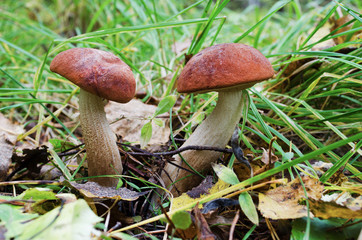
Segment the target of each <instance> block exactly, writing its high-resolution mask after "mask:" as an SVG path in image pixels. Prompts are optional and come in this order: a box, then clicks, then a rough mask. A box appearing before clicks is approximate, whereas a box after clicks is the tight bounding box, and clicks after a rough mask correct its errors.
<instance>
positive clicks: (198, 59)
mask: <svg viewBox="0 0 362 240" xmlns="http://www.w3.org/2000/svg"><path fill="white" fill-rule="evenodd" d="M273 75H274V70H273V67H272V66H271V64H270V62H269V61H268V59H266V57H264V55H263V54H261V53H260V52H259V51H258V50H256V49H255V48H253V47H250V46H247V45H244V44H240V43H224V44H218V45H214V46H211V47H208V48H205V49H204V50H202V51H200V52H199V53H198V54H196V55H195V56H193V57H192V58H191V59H190V61H189V62H188V63H187V64H186V66H185V67H184V69H183V71H182V72H181V74H180V77H179V78H178V81H177V91H178V92H180V93H192V92H208V91H222V90H228V89H231V88H237V89H240V90H241V89H245V88H249V87H251V86H253V85H254V84H255V83H257V82H260V81H263V80H266V79H269V78H271V77H273Z"/></svg>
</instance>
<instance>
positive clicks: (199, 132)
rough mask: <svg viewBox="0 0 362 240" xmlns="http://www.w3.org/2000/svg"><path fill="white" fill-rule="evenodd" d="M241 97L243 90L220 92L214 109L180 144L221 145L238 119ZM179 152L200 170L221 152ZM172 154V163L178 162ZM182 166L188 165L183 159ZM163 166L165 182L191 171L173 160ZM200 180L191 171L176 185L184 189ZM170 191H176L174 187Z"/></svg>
mask: <svg viewBox="0 0 362 240" xmlns="http://www.w3.org/2000/svg"><path fill="white" fill-rule="evenodd" d="M241 101H242V91H227V92H219V97H218V102H217V105H216V107H215V109H214V111H213V112H212V113H211V114H210V115H209V116H208V117H207V119H206V120H205V121H203V122H202V124H201V125H200V126H198V127H197V128H196V130H195V132H194V133H193V134H192V135H191V136H190V137H189V138H188V139H187V141H186V142H185V143H184V144H183V145H182V146H181V147H185V146H191V145H197V146H212V147H219V148H224V147H225V146H226V145H227V143H228V141H229V140H230V138H231V136H232V134H233V131H234V129H235V126H236V124H237V123H238V122H239V121H240V118H241V115H242V105H243V104H242V102H241ZM181 155H182V156H183V157H184V159H185V160H186V161H187V162H188V163H189V164H190V165H191V166H192V167H193V168H194V169H195V170H196V171H198V172H203V171H207V170H210V168H211V163H212V162H215V161H216V160H217V159H218V157H220V155H221V154H220V153H219V152H214V151H195V150H190V151H185V152H182V154H181ZM173 157H174V158H175V159H176V161H175V163H176V164H178V165H181V162H182V160H181V158H180V157H179V156H178V155H175V156H173ZM182 166H183V167H185V168H187V166H186V164H185V163H182ZM165 170H166V171H167V172H168V174H169V175H170V176H171V179H172V181H171V180H170V179H169V178H168V177H167V175H166V174H165V173H162V175H161V176H162V179H163V180H164V182H165V183H166V186H168V185H170V184H171V183H172V182H175V181H177V180H179V179H182V178H183V177H185V176H187V175H189V174H190V173H189V172H186V171H184V170H180V168H178V167H175V166H173V165H172V164H167V165H166V166H165ZM201 180H202V179H201V177H199V176H195V175H193V176H191V177H187V178H185V179H183V180H180V181H179V182H177V183H176V184H175V185H176V187H177V189H178V190H179V191H180V192H181V193H183V192H186V191H187V190H190V189H191V188H192V187H195V186H197V185H198V184H199V183H200V182H201ZM172 193H173V194H174V195H177V193H176V191H174V190H172Z"/></svg>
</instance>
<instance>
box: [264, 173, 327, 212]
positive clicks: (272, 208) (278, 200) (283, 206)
mask: <svg viewBox="0 0 362 240" xmlns="http://www.w3.org/2000/svg"><path fill="white" fill-rule="evenodd" d="M303 184H304V186H305V189H306V191H307V194H308V198H309V199H316V200H319V199H320V198H321V196H322V191H323V190H324V187H323V185H322V184H321V183H320V182H319V181H318V180H317V179H312V178H309V177H304V178H303ZM304 199H305V195H304V190H303V186H302V184H301V183H300V181H299V179H295V180H294V181H292V182H290V183H288V184H287V185H285V186H280V187H277V188H275V189H272V190H269V191H267V192H266V194H262V193H260V194H259V206H258V208H259V210H260V212H261V214H262V215H263V216H264V217H267V218H271V219H295V218H301V217H306V216H308V212H307V211H308V210H307V207H306V206H305V205H302V204H300V202H301V201H302V200H304ZM311 216H312V214H311Z"/></svg>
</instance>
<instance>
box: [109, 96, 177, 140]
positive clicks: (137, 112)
mask: <svg viewBox="0 0 362 240" xmlns="http://www.w3.org/2000/svg"><path fill="white" fill-rule="evenodd" d="M156 109H157V107H156V106H154V105H149V104H145V103H143V102H141V101H140V100H137V99H133V100H131V101H130V102H129V103H126V104H120V103H116V102H109V103H108V104H107V105H106V106H105V111H106V114H107V119H108V120H109V121H110V122H111V123H112V124H111V128H112V130H113V131H114V132H115V133H116V134H118V135H120V136H122V138H123V139H124V140H126V141H129V142H140V140H141V139H140V136H141V129H142V127H143V125H145V124H146V123H147V122H148V121H149V120H147V117H151V116H152V115H153V114H154V113H155V111H156ZM159 119H160V120H161V121H163V122H164V123H166V121H167V120H168V119H167V118H159ZM169 136H170V129H169V127H168V124H164V127H160V126H158V125H156V124H152V138H151V140H150V142H149V144H150V145H161V144H164V143H166V142H167V141H168V139H169Z"/></svg>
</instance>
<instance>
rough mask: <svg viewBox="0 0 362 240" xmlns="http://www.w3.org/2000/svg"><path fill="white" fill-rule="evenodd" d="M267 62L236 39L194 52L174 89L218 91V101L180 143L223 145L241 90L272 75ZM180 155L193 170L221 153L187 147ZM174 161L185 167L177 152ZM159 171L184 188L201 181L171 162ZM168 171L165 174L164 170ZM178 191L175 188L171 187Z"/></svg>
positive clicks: (236, 117) (232, 126) (230, 130)
mask: <svg viewBox="0 0 362 240" xmlns="http://www.w3.org/2000/svg"><path fill="white" fill-rule="evenodd" d="M273 75H274V70H273V68H272V66H271V64H270V62H269V61H268V60H267V59H266V58H265V57H264V56H263V54H261V53H260V52H259V51H258V50H256V49H255V48H252V47H250V46H247V45H244V44H239V43H225V44H219V45H214V46H211V47H208V48H205V49H204V50H202V51H200V52H199V53H198V54H196V55H195V56H193V57H192V58H191V59H190V61H189V62H188V63H187V64H186V65H185V67H184V69H183V70H182V72H181V74H180V76H179V78H178V82H177V90H178V92H180V93H200V92H209V91H217V92H218V101H217V104H216V107H215V108H214V110H213V112H212V113H211V114H210V115H209V116H208V117H207V119H206V120H205V121H203V122H202V124H201V125H199V126H198V127H197V128H196V130H195V132H194V133H192V134H191V136H190V137H189V138H188V139H187V140H186V142H185V143H184V144H183V145H182V146H181V147H186V146H192V145H198V146H212V147H218V148H224V147H225V146H226V145H227V143H228V141H229V140H230V138H231V136H232V134H233V131H234V129H235V126H236V124H237V123H238V122H239V121H240V118H241V115H242V106H243V103H242V100H243V98H242V90H243V89H247V88H250V87H252V86H253V85H254V84H256V83H258V82H261V81H263V80H266V79H269V78H271V77H273ZM181 155H182V157H183V158H184V159H185V160H186V161H187V162H188V164H190V165H191V167H192V168H194V169H195V170H196V171H199V172H200V171H204V170H206V171H207V170H209V169H210V168H211V163H212V162H215V161H216V160H217V159H218V157H219V156H220V153H218V152H215V151H197V150H188V151H185V152H182V153H181ZM174 158H175V160H176V161H175V162H174V163H175V164H177V165H180V166H182V167H184V168H187V166H186V164H185V163H183V162H182V160H181V158H180V157H179V156H178V155H176V156H174ZM164 170H165V171H164V172H163V173H162V174H161V177H162V179H163V180H164V182H165V184H166V186H168V185H169V184H171V183H174V184H175V186H176V188H177V190H178V191H180V192H181V193H182V192H185V191H187V190H189V189H191V188H192V187H194V186H196V185H197V184H199V183H200V181H201V179H200V177H199V176H197V175H192V176H189V177H187V175H189V174H190V173H189V172H187V171H185V170H181V168H179V167H177V166H174V165H172V164H166V166H165V168H164ZM165 172H167V174H166V173H165ZM173 193H174V194H176V195H177V192H176V191H175V190H173Z"/></svg>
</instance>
